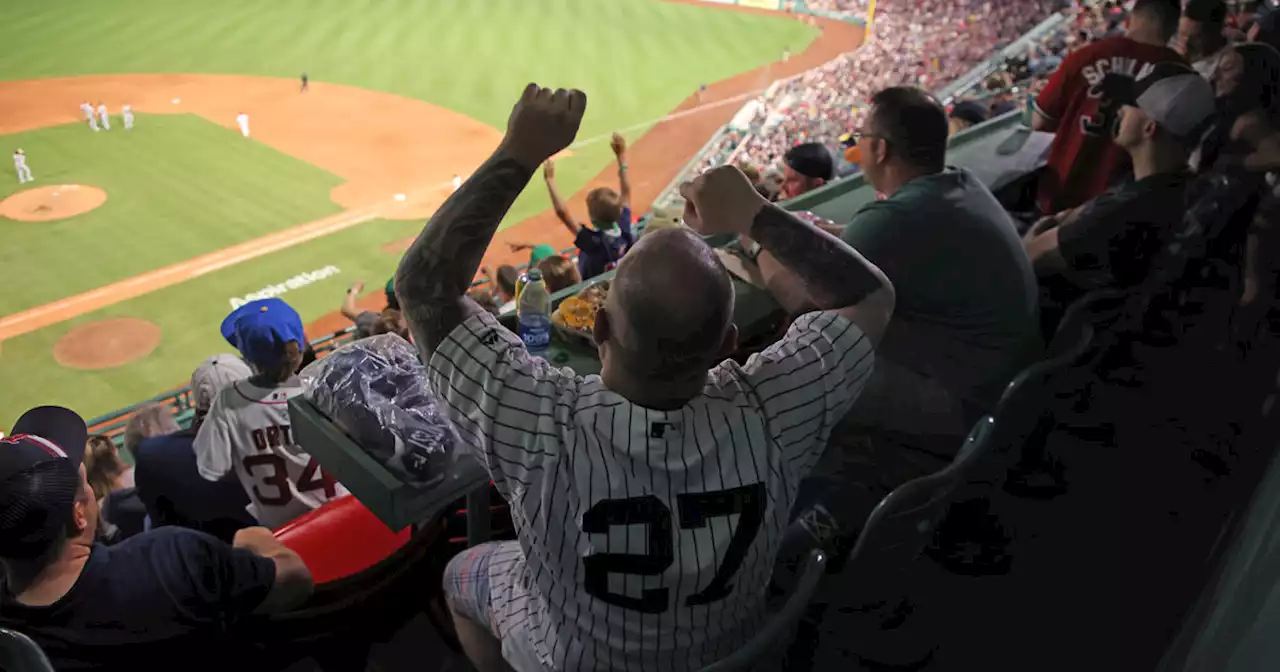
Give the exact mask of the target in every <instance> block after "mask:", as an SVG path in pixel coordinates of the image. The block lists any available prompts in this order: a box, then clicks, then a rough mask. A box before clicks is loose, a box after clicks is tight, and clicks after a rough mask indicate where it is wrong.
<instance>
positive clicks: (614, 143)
mask: <svg viewBox="0 0 1280 672" xmlns="http://www.w3.org/2000/svg"><path fill="white" fill-rule="evenodd" d="M609 146H610V147H611V148H613V155H614V156H622V155H623V153H624V152H626V151H627V139H626V138H624V137H622V134H621V133H614V134H613V137H612V138H610V139H609Z"/></svg>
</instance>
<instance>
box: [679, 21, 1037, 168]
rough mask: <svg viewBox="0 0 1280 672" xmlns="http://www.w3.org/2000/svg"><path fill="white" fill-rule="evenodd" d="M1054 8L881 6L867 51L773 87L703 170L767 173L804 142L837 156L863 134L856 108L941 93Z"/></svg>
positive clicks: (728, 137) (869, 36)
mask: <svg viewBox="0 0 1280 672" xmlns="http://www.w3.org/2000/svg"><path fill="white" fill-rule="evenodd" d="M823 5H824V7H822V9H824V10H826V11H833V12H836V13H844V14H848V15H857V14H864V13H865V7H864V6H862V5H863V3H856V2H838V1H837V2H828V3H823ZM810 6H812V5H810ZM1057 6H1058V4H1057V3H1056V2H1051V1H1049V0H1038V1H1027V2H1010V3H993V2H987V3H982V4H979V3H972V4H970V3H881V4H880V6H879V8H878V9H877V12H876V15H875V24H874V25H873V27H872V28H871V29H870V31H869V34H868V37H867V39H866V42H865V44H864V45H863V46H862V47H860V48H858V49H856V50H854V51H853V52H851V53H848V54H844V55H842V56H840V57H838V58H836V59H835V60H832V61H831V62H829V63H827V64H825V65H823V66H821V67H820V68H817V69H815V70H812V71H809V72H807V73H805V74H803V75H800V76H798V77H795V78H792V79H790V80H788V81H786V82H780V83H778V84H775V85H774V86H772V87H770V88H769V90H768V91H767V92H766V93H765V94H764V96H763V97H762V98H760V99H759V100H758V101H757V105H756V107H757V111H756V112H755V115H754V116H753V117H752V118H751V120H750V122H749V123H747V124H746V125H745V128H739V129H732V130H730V131H729V132H728V133H727V134H726V137H725V138H724V139H723V140H722V143H721V145H720V146H718V147H715V148H713V149H712V150H711V151H710V155H709V156H708V157H707V159H706V160H705V161H704V162H703V164H702V166H701V167H702V169H706V168H709V167H711V166H714V165H719V163H721V162H723V161H724V160H725V158H726V157H728V158H729V160H732V161H734V162H737V163H742V164H744V165H750V166H755V167H757V168H760V169H768V168H770V167H772V166H773V165H774V164H775V162H776V161H777V160H778V159H780V158H781V156H782V154H783V153H784V152H785V151H786V150H787V148H789V147H791V146H793V145H796V144H799V143H803V142H821V143H823V144H827V145H829V146H831V147H832V148H833V149H834V148H835V147H837V146H838V142H839V138H840V137H841V136H842V135H844V134H846V133H849V132H851V131H854V130H856V129H857V128H858V124H859V123H860V120H861V117H860V112H859V109H860V108H862V107H863V106H864V105H865V103H866V100H867V98H868V97H869V96H870V95H871V94H872V93H874V92H876V91H879V90H880V89H883V88H886V87H890V86H896V85H899V84H909V85H912V86H919V87H921V88H924V89H926V90H930V91H933V90H937V89H940V88H941V87H942V86H944V85H946V84H948V83H950V82H952V81H953V80H955V79H956V78H958V77H960V76H961V75H963V74H965V73H966V72H968V71H969V70H970V69H971V68H973V67H974V66H976V65H978V64H979V63H981V62H983V61H984V60H986V59H988V58H989V57H990V56H991V53H992V52H993V51H996V50H997V49H998V48H1001V47H1003V46H1005V45H1007V44H1008V43H1010V42H1012V41H1014V40H1015V39H1017V38H1018V37H1019V36H1021V35H1023V34H1024V33H1026V32H1027V31H1028V30H1029V29H1031V28H1032V27H1033V26H1035V25H1036V24H1037V23H1039V22H1040V21H1042V20H1043V19H1044V18H1045V17H1046V16H1047V15H1049V14H1050V13H1051V12H1052V11H1053V10H1055V9H1056V8H1057Z"/></svg>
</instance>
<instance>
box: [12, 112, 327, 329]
mask: <svg viewBox="0 0 1280 672" xmlns="http://www.w3.org/2000/svg"><path fill="white" fill-rule="evenodd" d="M117 121H118V119H117ZM135 123H136V124H137V128H136V129H135V130H134V131H133V132H130V133H125V132H124V131H123V130H119V129H117V130H113V131H111V132H109V133H106V132H104V133H94V132H92V131H90V130H89V129H88V128H86V127H85V126H84V125H83V124H69V125H66V126H55V127H51V128H44V129H40V130H37V131H31V132H28V133H19V134H15V135H10V136H6V137H5V141H6V142H7V143H12V146H14V147H22V148H23V149H25V150H26V152H27V156H28V157H29V159H28V163H29V165H30V166H31V170H32V172H33V173H34V174H35V176H36V181H35V182H34V183H32V184H28V185H25V186H23V187H19V186H18V184H17V181H16V180H15V181H12V182H10V181H9V180H3V181H0V185H2V186H0V199H3V198H4V197H6V196H8V195H10V194H11V193H13V192H16V191H19V190H20V189H26V188H28V187H39V186H43V185H55V184H88V185H92V186H95V187H98V188H100V189H103V190H105V191H106V192H107V202H106V203H104V204H102V206H101V207H99V208H97V209H96V210H92V211H90V212H87V213H85V214H83V215H79V216H77V217H72V218H71V219H64V220H59V221H55V222H15V221H12V220H8V219H2V218H0V243H3V245H4V253H3V254H4V267H5V273H6V274H13V277H21V278H23V286H22V289H21V291H6V292H3V293H0V315H8V314H10V313H16V312H19V311H21V310H25V309H27V308H33V307H35V306H39V305H42V304H45V303H48V302H50V301H53V300H56V299H60V298H63V297H67V296H71V295H73V294H78V293H80V292H84V291H88V290H90V289H93V288H95V287H101V286H102V285H105V284H108V283H111V282H115V281H118V280H123V279H125V278H130V277H133V276H135V275H138V274H140V273H145V272H147V271H151V270H155V269H157V268H161V267H163V266H167V265H169V264H175V263H178V262H181V261H186V260H187V259H191V258H192V257H196V256H199V255H201V254H205V253H208V252H214V251H216V250H220V249H222V248H225V247H228V246H231V245H235V244H236V243H241V242H244V241H246V240H253V239H254V238H258V237H260V236H263V235H266V234H268V233H271V232H273V231H279V230H281V229H286V228H289V227H290V226H294V225H297V224H302V223H304V222H309V221H312V220H314V219H318V218H320V217H324V216H326V215H330V214H333V213H336V212H340V211H341V210H342V209H341V208H340V207H338V206H337V205H335V204H334V203H333V202H332V201H331V200H330V199H329V192H330V190H332V189H333V188H334V187H336V186H338V185H339V184H341V183H342V179H341V178H339V177H338V176H336V175H334V174H332V173H329V172H327V171H325V170H322V169H320V168H317V167H316V166H313V165H311V164H309V163H306V162H304V161H301V160H299V159H295V158H293V157H291V156H288V155H286V154H281V153H280V152H277V151H276V150H274V149H271V148H270V147H268V146H266V145H263V144H261V143H257V142H248V141H245V140H244V138H242V137H240V134H239V133H238V132H236V131H235V130H230V129H226V128H222V127H219V126H217V125H215V124H212V123H210V122H208V121H205V120H204V119H201V118H200V117H197V116H195V115H185V114H184V115H138V118H137V121H136V122H135ZM5 146H9V145H8V144H6V145H5Z"/></svg>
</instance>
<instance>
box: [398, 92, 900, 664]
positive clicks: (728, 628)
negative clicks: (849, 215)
mask: <svg viewBox="0 0 1280 672" xmlns="http://www.w3.org/2000/svg"><path fill="white" fill-rule="evenodd" d="M585 105H586V100H585V96H584V95H583V94H582V93H580V92H576V91H574V92H565V91H557V92H555V93H552V92H551V91H549V90H546V89H539V88H538V87H536V86H534V85H530V87H529V88H528V89H527V90H526V91H525V93H524V95H523V96H522V98H521V100H520V101H519V102H518V103H517V104H516V106H515V109H514V110H513V112H512V114H511V119H510V121H509V123H508V131H507V136H506V138H505V139H504V140H503V142H502V143H501V144H500V146H499V149H498V150H497V151H496V152H495V154H494V156H493V157H491V158H490V159H489V161H487V162H486V163H485V164H484V165H483V166H482V167H481V168H480V169H479V170H478V171H477V172H476V173H475V174H474V175H472V176H471V177H470V178H469V179H468V181H467V182H466V184H464V185H463V186H462V188H461V189H459V190H458V192H457V193H455V194H453V195H452V196H451V197H450V198H449V200H448V201H447V202H446V203H445V205H444V206H442V207H441V208H440V209H439V210H438V211H437V212H436V214H435V215H434V216H433V217H432V219H431V221H430V222H429V223H428V225H427V227H426V228H425V230H424V231H423V233H422V234H421V236H419V238H418V240H417V241H416V242H415V243H414V245H413V246H412V247H411V248H410V250H409V251H408V253H407V254H406V255H405V257H404V259H403V260H402V262H401V265H400V269H399V272H398V273H397V275H396V296H397V299H398V300H399V302H400V306H401V308H402V309H403V310H404V313H405V315H406V316H407V317H408V319H409V321H410V324H411V328H412V331H413V333H414V336H415V342H416V343H417V345H418V348H419V350H420V352H421V354H422V358H423V361H425V362H427V363H428V364H427V369H428V380H429V383H430V385H431V387H432V389H433V391H434V392H435V393H436V394H437V395H438V396H439V398H441V399H442V400H444V403H443V404H442V407H443V408H445V409H446V410H447V413H448V415H449V417H450V419H451V420H452V421H453V423H454V425H455V427H456V428H457V430H458V433H459V436H460V437H461V439H462V442H463V444H464V445H466V446H467V447H468V448H469V449H470V450H471V451H473V452H474V453H475V454H476V455H477V456H479V457H480V459H481V460H482V461H483V462H484V464H485V465H486V466H487V467H488V469H489V472H490V474H491V475H492V477H493V479H494V482H495V484H496V485H497V488H498V490H499V491H500V492H501V493H502V495H503V496H504V497H505V498H506V499H507V500H508V501H509V502H510V504H511V514H512V520H513V521H514V523H515V528H516V532H517V537H518V541H513V542H497V543H489V544H482V545H480V546H477V547H474V548H471V549H468V550H467V551H465V552H463V553H462V554H460V555H459V556H457V557H456V558H454V559H453V561H451V562H450V564H449V567H448V569H447V570H446V572H445V591H446V595H447V596H448V600H449V605H450V609H451V610H452V612H453V616H454V622H455V624H456V626H457V630H458V635H459V639H460V641H461V642H462V644H463V647H464V648H465V649H466V651H467V653H468V655H469V656H470V657H471V659H472V660H473V661H474V662H476V663H477V664H478V665H481V666H482V668H483V667H484V665H486V664H489V665H491V664H493V663H494V661H496V660H497V659H498V656H501V657H502V658H504V659H505V660H506V661H507V662H508V663H510V664H511V665H512V666H513V667H515V668H516V669H518V670H543V669H548V670H550V669H555V670H596V669H627V670H651V671H654V672H667V671H669V670H675V671H679V670H690V669H699V668H701V667H703V666H705V665H707V664H709V663H711V662H713V661H715V660H718V659H720V658H723V657H725V656H727V655H728V654H729V653H731V652H732V651H733V650H735V648H737V647H739V646H741V645H742V643H743V642H745V641H746V640H747V639H749V638H750V637H751V636H752V635H753V634H755V632H756V631H757V630H758V629H759V627H760V626H761V624H762V622H763V620H764V617H765V610H764V606H765V604H764V602H765V593H766V588H767V586H768V583H769V580H770V576H771V573H772V569H773V566H774V563H775V560H776V558H775V556H776V555H777V551H778V548H779V544H780V540H781V538H782V535H783V532H784V530H785V529H786V527H787V523H788V514H789V512H790V509H791V505H792V502H793V500H794V498H795V495H796V488H797V486H798V484H799V482H800V479H801V478H802V477H803V476H805V474H806V472H808V471H809V469H810V468H811V467H812V465H813V464H814V463H815V462H816V461H817V460H818V458H819V456H820V454H821V453H822V451H823V450H824V448H825V446H826V444H827V437H828V435H829V433H830V431H831V428H832V426H833V425H834V424H835V423H836V422H837V421H838V420H839V419H840V418H841V417H842V416H843V415H844V414H845V412H846V411H847V410H848V409H849V407H850V406H851V405H852V403H853V401H854V400H855V399H856V398H857V396H858V394H859V392H860V390H861V389H862V386H863V384H864V382H865V381H866V380H867V378H868V377H869V375H870V373H871V368H872V362H873V360H874V355H873V344H874V343H875V342H876V341H877V340H878V339H879V337H880V335H881V334H882V333H883V331H884V328H885V326H887V324H888V322H889V319H890V317H891V315H892V312H893V289H892V286H891V285H890V284H889V281H888V280H887V279H886V278H885V277H884V275H883V274H882V273H881V272H880V271H879V269H877V268H876V267H875V266H873V265H871V264H869V263H868V262H867V261H866V260H865V259H863V258H862V257H861V256H860V255H859V254H858V253H857V252H855V251H854V250H853V249H852V248H850V247H849V246H847V245H845V244H844V243H842V242H840V241H839V240H838V239H837V238H835V237H833V236H831V235H829V234H827V233H825V232H823V231H821V230H819V229H817V228H815V227H812V226H809V225H807V224H805V223H803V222H801V221H800V220H798V219H796V218H795V217H793V216H791V215H790V214H788V213H786V212H785V211H783V210H781V209H779V208H777V207H775V206H773V205H771V204H769V203H768V202H766V201H765V200H764V199H763V198H761V197H760V196H759V195H757V194H756V192H755V190H754V188H753V187H752V186H751V184H750V183H749V182H748V180H747V178H746V177H745V176H744V175H743V174H742V173H741V171H739V170H738V169H737V168H733V167H724V168H718V169H716V170H713V171H710V172H709V173H707V174H705V175H703V176H701V177H699V178H698V179H697V180H696V181H695V182H694V183H692V184H687V185H685V187H684V188H683V189H682V193H683V195H684V197H685V198H686V200H687V201H688V203H689V206H688V209H687V210H686V213H685V219H686V222H687V223H688V225H689V227H690V228H692V229H693V230H694V231H696V232H698V233H702V234H712V233H729V232H733V233H739V234H742V235H745V234H747V233H748V232H749V233H750V235H751V236H752V237H753V238H755V240H756V241H758V242H759V243H760V244H761V245H762V246H763V248H764V249H765V250H766V251H767V253H770V254H771V256H770V257H764V258H765V259H767V261H766V264H767V265H766V266H765V268H766V271H765V272H766V274H767V275H768V276H769V277H770V278H777V280H778V282H801V283H803V286H804V287H805V288H806V289H808V290H809V292H810V294H811V295H812V296H813V298H814V302H815V304H816V305H817V307H818V308H819V310H818V311H817V312H812V313H809V314H807V315H803V316H801V317H800V318H799V319H797V320H796V321H795V323H794V324H793V325H792V327H791V328H790V330H789V331H788V332H787V335H786V336H785V337H784V338H783V339H782V340H781V341H780V342H778V343H777V344H775V345H774V346H772V347H770V348H769V349H768V350H766V351H764V352H763V353H761V354H758V355H754V356H752V357H751V359H750V360H748V362H747V363H746V365H745V366H740V365H738V364H737V363H735V362H733V361H732V360H725V361H722V362H720V363H718V364H717V363H716V362H717V361H718V360H719V359H720V358H721V357H723V356H724V354H725V353H727V352H729V351H731V350H732V349H733V348H734V347H735V343H736V337H737V331H736V328H735V327H734V325H733V321H732V318H733V305H734V296H733V283H732V281H731V279H730V277H729V275H728V273H727V271H726V270H725V269H724V267H723V265H721V264H720V263H719V261H718V260H717V258H716V257H715V255H714V254H713V251H712V250H711V249H710V248H709V247H708V246H707V245H706V244H705V243H704V242H703V241H702V239H701V238H700V237H699V236H697V235H693V233H691V232H690V231H689V230H685V229H669V230H664V231H659V232H656V233H654V234H653V235H651V236H645V237H644V238H641V239H640V242H638V243H636V245H635V246H634V247H633V248H632V249H631V250H630V251H629V252H628V253H627V255H626V256H625V257H623V259H622V262H621V264H620V265H619V267H618V273H617V277H616V278H615V279H614V281H613V283H612V286H611V288H610V291H609V294H608V298H607V300H606V302H605V304H604V305H603V307H601V309H600V311H599V312H598V313H597V317H596V322H595V330H594V336H595V340H596V343H597V345H599V348H600V355H601V362H602V365H603V369H602V372H601V375H600V376H594V375H592V376H586V377H581V376H577V375H574V374H573V372H572V371H570V370H568V369H557V368H554V367H552V366H551V365H550V364H548V363H547V362H546V361H545V360H544V359H542V358H539V357H531V356H530V355H529V354H528V352H526V350H525V347H524V343H523V342H522V340H521V338H520V337H518V336H516V335H515V334H513V333H511V332H510V331H508V330H507V329H505V328H504V327H503V326H502V324H501V323H500V322H498V320H497V319H496V318H494V317H493V316H492V315H491V314H489V313H488V312H486V311H484V310H483V309H481V308H480V307H479V306H476V305H475V304H474V303H473V302H472V301H471V300H470V299H468V298H466V297H465V296H464V295H462V293H463V292H464V291H465V290H466V288H467V287H468V286H469V285H470V283H471V278H472V277H473V276H474V274H475V272H476V268H475V267H476V265H477V264H478V262H479V260H480V258H481V256H482V255H483V252H484V250H485V249H486V247H487V246H488V245H489V243H490V242H491V239H492V236H493V234H494V232H495V231H496V230H497V227H498V224H499V222H500V221H501V220H502V217H503V216H504V215H505V213H506V212H507V210H508V209H509V208H510V206H511V204H512V203H513V202H514V200H515V199H516V197H517V196H518V195H519V194H520V192H521V190H522V189H523V188H524V187H525V186H526V185H527V184H528V182H529V179H530V178H531V177H532V176H533V175H534V172H535V171H536V170H537V168H538V166H540V165H541V164H542V163H543V162H544V161H546V160H547V159H549V158H550V157H551V156H553V155H554V154H555V153H556V152H558V151H560V150H563V149H564V148H565V147H567V146H569V144H570V143H572V141H573V138H574V135H575V134H576V132H577V129H578V126H579V124H580V122H581V119H582V114H583V111H584V109H585ZM487 669H494V668H492V667H490V668H487Z"/></svg>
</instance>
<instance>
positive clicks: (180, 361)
mask: <svg viewBox="0 0 1280 672" xmlns="http://www.w3.org/2000/svg"><path fill="white" fill-rule="evenodd" d="M419 230H421V223H416V222H397V221H388V220H379V221H373V222H369V223H367V224H364V225H362V226H359V227H355V228H352V229H347V230H345V231H339V232H337V233H334V234H332V235H329V236H326V237H324V238H320V239H317V240H314V241H311V242H309V243H306V244H303V245H299V246H297V247H294V248H290V249H287V250H283V251H281V252H277V253H275V254H272V255H269V256H266V257H261V258H258V259H254V260H252V261H247V262H244V263H242V264H237V265H236V266H234V267H231V268H227V269H224V270H221V271H217V272H215V273H210V274H208V275H205V276H202V277H199V278H196V279H194V280H190V281H188V282H185V283H182V284H181V285H175V286H172V287H169V288H167V289H162V290H160V291H157V292H153V293H151V294H147V295H145V296H141V297H138V298H136V299H132V300H129V301H125V302H123V303H119V304H116V305H114V306H111V307H108V308H104V309H102V310H99V311H95V312H93V313H90V314H88V315H84V316H81V317H79V318H75V319H73V320H68V321H66V322H63V323H60V324H57V325H54V326H51V327H47V328H45V329H40V330H38V331H34V332H32V333H29V334H25V335H22V336H18V337H16V338H11V339H9V340H7V341H5V342H4V343H3V345H0V380H4V381H22V384H21V385H12V384H6V385H0V427H8V426H9V424H10V423H12V422H13V420H14V419H16V417H17V416H18V414H20V413H21V412H22V411H23V410H25V409H27V408H29V407H30V406H32V405H34V404H36V403H57V404H65V405H67V406H69V407H70V408H74V409H76V410H78V411H80V412H81V413H83V414H85V415H86V417H87V416H95V415H100V414H102V413H106V412H109V411H112V410H115V409H117V408H122V407H124V406H128V405H129V404H132V403H134V402H137V401H140V400H142V399H145V398H148V397H151V396H154V395H156V394H159V393H160V392H163V391H164V390H166V389H169V388H172V387H175V386H177V385H179V384H181V383H183V382H185V380H186V378H188V377H190V375H191V371H192V370H193V369H194V368H195V367H196V365H197V364H199V363H200V361H201V360H203V359H204V358H205V357H207V356H209V355H212V354H216V353H219V352H233V350H232V349H231V347H230V346H229V345H227V343H226V341H224V340H222V336H221V335H220V334H219V333H218V327H219V325H220V324H221V323H222V319H223V318H224V317H226V316H227V314H228V313H230V312H231V304H230V303H229V299H231V298H232V297H242V296H244V295H246V294H249V293H251V292H256V291H258V290H260V289H262V288H263V287H266V286H269V285H273V284H276V283H282V282H284V281H286V280H288V279H289V278H291V277H293V276H294V275H297V274H299V273H304V272H309V271H315V270H319V269H321V268H324V267H325V266H329V265H332V266H337V267H338V268H339V269H340V270H341V273H339V274H337V275H334V276H332V277H329V278H326V279H323V280H319V281H317V282H315V283H314V284H311V285H308V286H306V287H303V288H300V289H295V290H291V291H289V292H288V293H287V294H284V295H282V296H281V297H280V298H282V299H285V300H286V301H288V302H289V303H290V304H291V305H292V306H294V307H295V308H296V309H297V310H298V312H299V313H301V314H302V316H303V317H304V319H309V318H315V317H317V316H319V315H322V314H324V313H327V312H331V311H334V310H337V309H338V306H339V305H341V303H342V298H343V296H344V294H345V293H346V289H347V287H349V286H350V285H351V283H352V282H354V281H355V280H356V279H364V280H366V281H367V282H368V284H369V291H374V290H377V291H381V287H382V285H383V284H384V283H386V281H387V278H388V277H390V276H391V274H392V273H393V272H394V269H395V265H396V263H397V259H395V258H394V257H393V256H392V255H390V254H387V253H386V252H384V251H382V250H381V245H382V243H385V242H390V241H393V240H399V239H403V238H404V237H406V236H410V235H413V234H414V233H416V232H417V231H419ZM125 316H127V317H139V318H142V319H145V320H150V321H151V322H154V323H156V324H158V325H160V327H161V329H162V330H163V338H162V341H161V343H160V347H158V348H157V349H156V350H155V351H154V352H153V353H152V354H151V355H150V356H149V357H147V358H146V359H143V360H141V361H138V362H135V363H133V364H128V365H125V366H122V367H119V368H115V369H107V370H103V371H77V370H72V369H67V368H64V367H63V366H61V365H60V364H58V363H57V362H56V361H55V360H54V358H53V345H54V343H56V342H57V341H58V339H59V338H61V337H62V336H63V335H64V334H66V333H67V332H68V331H70V330H71V329H72V328H74V327H76V326H78V325H81V324H86V323H89V322H95V321H98V320H101V319H105V318H108V317H125Z"/></svg>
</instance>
